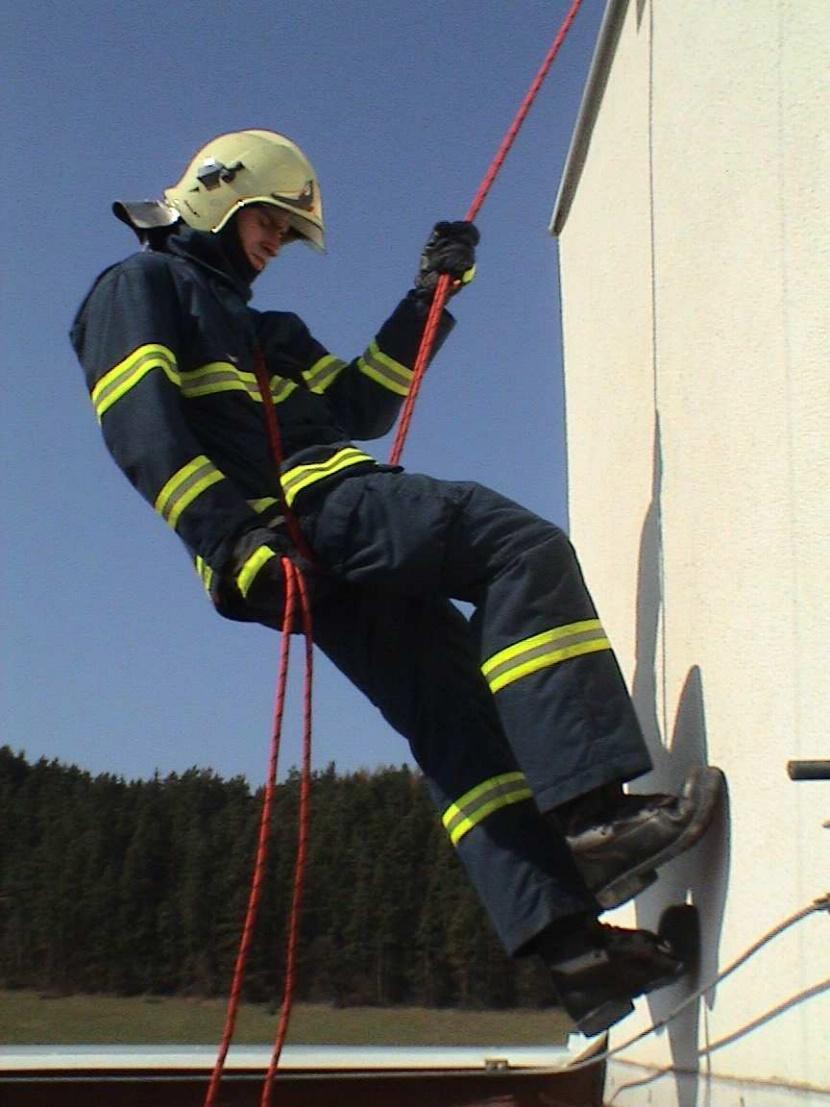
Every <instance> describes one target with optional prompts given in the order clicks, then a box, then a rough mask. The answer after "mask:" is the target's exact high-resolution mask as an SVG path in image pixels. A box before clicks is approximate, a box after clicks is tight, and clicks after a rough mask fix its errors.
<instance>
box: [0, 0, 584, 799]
mask: <svg viewBox="0 0 830 1107" xmlns="http://www.w3.org/2000/svg"><path fill="white" fill-rule="evenodd" d="M568 6H569V4H568V3H567V2H566V0H548V2H541V0H483V2H482V0H442V2H437V0H422V2H421V3H418V4H411V3H408V4H403V3H400V2H399V0H384V2H381V0H353V2H346V0H343V2H335V0H317V2H316V3H315V4H308V5H305V4H303V5H299V4H295V3H280V2H275V0H269V2H268V3H260V2H244V0H243V2H240V3H237V4H235V5H228V4H224V3H222V4H220V3H216V2H205V3H189V2H188V3H172V4H168V5H159V4H153V3H144V2H141V0H137V2H133V3H131V4H130V5H123V6H122V5H118V4H111V3H103V2H100V0H79V2H77V3H73V4H71V5H53V4H51V3H50V4H47V3H45V2H44V0H30V2H29V3H27V4H26V5H22V4H21V5H13V6H12V7H11V8H10V9H9V11H8V12H7V13H6V15H5V17H4V39H5V50H4V53H5V58H4V76H5V83H6V87H7V88H8V89H14V90H15V95H14V96H7V97H6V99H5V103H4V105H3V106H2V108H0V119H1V120H2V126H3V133H4V135H5V136H6V137H5V143H4V147H5V150H6V155H5V157H6V168H5V189H4V191H5V219H4V227H3V231H4V238H5V240H6V242H5V256H6V259H7V261H8V262H10V263H9V264H7V266H6V271H5V275H4V281H3V293H2V298H3V333H4V336H5V339H6V342H7V357H6V367H5V396H4V403H3V435H2V455H3V467H4V472H5V480H4V487H5V503H4V510H3V517H4V528H3V529H4V533H5V536H6V538H5V542H4V544H3V557H2V566H3V606H4V614H3V618H4V625H5V627H6V631H5V634H4V637H3V674H4V676H3V693H2V694H3V718H4V724H3V731H2V735H0V742H5V743H8V744H9V745H11V746H12V747H13V748H14V749H16V750H25V751H26V753H27V755H28V756H29V757H30V758H37V757H40V756H46V757H49V758H52V757H54V758H58V759H60V760H63V761H69V762H73V763H75V764H78V765H80V766H81V767H83V768H85V769H88V770H90V771H91V772H95V773H97V772H111V773H115V774H119V775H124V776H126V777H137V776H148V775H151V774H152V773H153V772H154V771H155V770H158V771H159V772H161V773H162V774H165V773H168V772H172V771H181V770H183V769H186V768H188V767H190V766H192V765H199V766H210V767H212V768H214V769H216V770H217V771H218V772H220V773H221V774H223V775H225V776H229V775H236V774H244V775H245V776H247V777H248V778H249V779H250V780H251V781H252V782H253V783H257V782H259V781H261V780H262V778H263V776H264V773H265V767H266V759H267V746H268V738H269V729H270V718H271V704H272V699H273V687H274V678H275V673H276V662H277V651H278V644H279V643H278V640H277V638H276V636H275V635H273V634H271V633H269V632H267V631H265V630H264V629H262V628H259V627H248V626H241V625H237V624H233V623H230V622H227V621H225V620H222V619H220V618H219V617H217V616H216V615H215V614H214V613H213V611H212V609H211V607H210V605H209V603H208V601H207V599H206V598H205V596H204V594H203V592H202V591H201V586H200V584H199V582H198V579H197V577H196V575H195V574H194V573H193V571H192V569H191V568H190V566H189V563H188V561H187V558H186V556H185V554H184V551H183V548H182V547H181V546H180V543H179V541H178V539H177V538H176V537H175V535H173V533H172V532H170V531H169V530H168V529H167V528H166V527H165V526H164V524H163V523H162V522H160V520H159V519H158V518H157V517H156V516H155V514H154V513H153V512H152V510H151V509H150V508H149V507H148V506H147V505H146V504H145V503H144V501H143V500H141V498H140V497H139V496H138V495H137V494H136V493H135V492H133V490H132V489H131V488H130V487H129V485H128V484H127V482H126V480H125V478H124V477H123V476H122V475H121V473H120V472H119V471H118V469H117V468H116V467H115V465H114V464H113V462H112V461H111V460H110V458H109V456H108V454H107V453H106V451H105V449H104V446H103V443H102V440H101V438H100V435H99V430H98V427H97V424H96V422H95V418H94V415H93V412H92V408H91V406H90V404H89V401H88V398H87V396H86V393H85V389H84V385H83V380H82V376H81V371H80V368H79V367H78V365H77V363H76V362H75V360H74V355H73V353H72V350H71V348H70V346H69V343H68V340H67V337H66V336H67V330H68V328H69V325H70V322H71V319H72V316H73V314H74V312H75V309H76V307H77V305H78V303H79V302H80V300H81V299H82V297H83V296H84V295H85V293H86V291H87V289H88V287H89V285H90V284H91V282H92V280H93V278H94V277H95V276H96V274H97V273H98V272H100V270H101V269H103V268H104V267H106V266H107V265H109V264H111V263H112V262H114V261H116V260H118V259H119V258H120V257H123V256H126V255H127V254H128V253H130V252H131V251H132V250H133V248H134V247H133V240H132V237H131V235H130V233H129V232H128V231H127V229H126V228H125V227H124V226H123V225H122V224H120V223H118V222H117V221H116V220H115V219H114V218H113V217H112V216H111V215H110V213H109V207H110V204H111V202H112V200H113V199H116V198H121V199H144V198H148V197H154V196H157V195H159V194H160V192H161V189H162V188H163V187H164V186H166V185H168V184H171V183H173V182H175V180H177V179H178V177H179V175H180V172H181V170H182V169H183V167H184V165H185V164H186V162H187V161H188V160H189V158H190V157H191V155H192V153H193V152H194V151H195V150H196V149H197V148H198V147H199V146H200V145H202V144H203V143H204V142H205V141H207V140H208V139H209V138H211V137H212V136H213V135H215V134H218V133H221V132H222V131H227V130H235V129H240V128H244V127H266V128H270V129H274V130H279V131H283V132H284V133H286V134H288V135H290V136H291V137H293V138H294V139H295V140H296V141H298V142H299V143H300V145H301V146H302V147H303V148H304V150H305V151H306V153H307V154H308V156H309V157H310V159H311V161H312V162H313V164H314V165H315V168H316V169H317V172H318V175H319V178H320V181H321V187H322V190H323V200H324V205H325V215H326V223H327V235H328V253H327V254H326V255H325V256H323V257H321V256H319V255H317V254H314V253H313V252H312V251H310V250H307V249H305V248H303V247H302V246H300V245H297V246H292V248H291V249H290V250H287V251H286V252H285V254H284V255H283V256H282V257H281V258H280V259H279V260H278V262H276V263H275V264H274V265H273V266H272V267H271V269H270V270H269V271H268V272H267V273H266V274H265V275H264V276H263V277H262V278H261V279H260V280H259V281H258V282H257V285H256V294H255V300H254V302H255V304H256V306H258V307H260V308H268V307H274V308H278V309H286V310H292V311H296V312H298V313H299V314H300V315H301V316H302V317H303V318H304V319H305V320H306V322H307V323H308V324H309V326H310V327H311V329H312V331H313V332H314V333H315V334H316V335H317V336H318V337H319V338H320V339H321V341H323V342H324V343H325V344H326V345H327V346H329V348H330V349H332V350H333V352H335V353H337V354H338V355H339V356H341V357H346V358H350V357H353V356H355V355H356V354H357V353H359V352H360V351H361V350H362V349H363V348H364V347H365V345H366V344H367V342H368V340H369V339H370V338H371V336H372V334H373V333H374V332H375V330H376V329H377V328H378V326H379V325H380V324H381V322H382V321H383V319H384V318H385V317H386V315H387V314H388V312H389V311H390V310H391V309H392V307H393V306H394V305H395V303H396V302H397V300H398V299H399V297H400V296H401V295H402V294H403V293H404V292H405V290H406V289H407V288H408V287H409V285H410V283H411V280H412V276H413V273H414V271H415V268H416V266H417V260H418V255H419V253H420V249H421V246H422V244H423V242H424V240H425V238H426V237H427V235H428V233H429V230H430V228H431V227H432V224H433V223H434V222H435V221H436V220H438V219H444V218H449V219H453V218H460V217H461V216H462V215H463V214H464V212H465V211H466V209H467V208H468V206H469V204H470V201H471V200H472V197H473V195H474V193H475V191H476V189H477V187H478V184H479V182H480V180H481V178H482V176H483V174H484V172H485V170H486V168H487V166H488V165H489V162H490V160H491V158H492V156H493V154H494V153H495V151H496V149H497V148H498V144H499V142H500V141H501V138H502V135H503V133H504V131H505V130H506V128H507V126H508V124H509V123H510V121H511V119H512V117H513V114H514V113H515V111H516V109H517V107H518V105H519V103H520V101H521V98H522V96H523V95H524V93H525V91H526V89H527V87H528V85H529V83H530V81H531V79H532V77H533V75H534V74H535V72H536V70H537V68H538V66H539V64H540V63H541V61H542V59H543V57H544V55H545V52H546V50H547V48H548V46H549V45H550V42H551V41H552V39H553V36H554V34H555V31H556V29H557V27H558V26H559V23H560V22H561V20H562V18H563V16H564V14H565V12H566V10H567V8H568ZM603 7H604V5H603V3H602V2H601V0H584V3H583V6H582V10H581V11H580V13H579V15H578V16H577V19H576V22H575V24H574V26H573V28H572V31H571V34H570V36H569V38H568V39H567V41H566V43H565V45H564V47H563V49H562V51H561V53H560V55H559V58H558V59H557V61H556V62H555V64H554V67H553V69H552V71H551V73H550V76H549V78H548V81H547V83H546V84H545V86H544V88H543V90H542V93H541V95H540V97H539V100H538V101H537V103H536V105H535V107H534V109H533V111H532V112H531V114H530V116H529V117H528V120H527V122H526V124H525V127H524V129H523V131H522V133H521V134H520V136H519V138H518V140H517V142H516V144H515V146H514V148H513V150H512V152H511V154H510V157H509V158H508V161H507V163H506V165H505V167H504V169H503V171H502V173H501V175H500V177H499V178H498V180H497V182H496V184H495V186H494V188H493V191H492V192H491V194H490V196H489V198H488V200H487V202H486V204H485V206H484V208H483V210H482V212H481V215H480V218H479V221H478V225H479V228H480V230H481V234H482V242H481V247H480V251H479V266H478V275H477V278H476V280H475V281H474V283H473V284H472V286H471V287H470V288H469V289H467V290H465V292H464V294H463V295H462V296H459V297H458V298H457V299H456V300H455V301H454V312H455V314H456V315H457V318H458V326H457V328H456V331H455V333H454V335H453V336H452V338H451V339H450V341H449V342H448V343H447V345H446V346H445V347H444V350H443V351H442V353H441V354H440V356H439V358H438V359H437V361H436V363H435V364H434V365H433V367H432V369H431V371H430V374H429V376H428V378H427V381H426V383H425V386H424V389H423V391H422V393H421V398H420V400H419V407H418V409H417V411H416V413H415V419H414V422H413V426H412V430H411V432H410V436H409V440H408V443H407V447H406V450H405V453H404V458H403V460H404V463H405V464H406V466H407V468H409V469H410V470H413V471H425V472H428V473H431V474H433V475H435V476H439V477H446V478H452V479H475V480H479V481H482V482H483V483H485V484H489V485H491V486H493V487H496V488H498V489H499V490H500V491H502V492H504V493H506V494H507V495H509V496H512V497H513V498H514V499H518V500H520V501H521V502H523V503H525V504H527V505H528V506H529V507H531V508H533V509H534V510H536V511H538V512H539V513H540V514H543V515H545V516H546V517H548V518H552V519H555V520H556V521H557V522H560V523H564V522H565V519H566V493H565V454H564V412H563V395H562V381H561V370H562V366H561V347H560V333H559V300H558V281H557V262H556V246H555V242H554V241H553V239H551V237H550V236H549V234H548V232H547V226H548V220H549V217H550V213H551V209H552V207H553V202H554V198H555V195H556V189H557V185H558V181H559V176H560V173H561V170H562V167H563V164H564V160H565V155H566V153H567V148H568V144H569V141H570V137H571V133H572V130H573V124H574V121H575V117H576V112H577V109H578V106H579V101H580V97H581V93H582V89H583V86H584V82H585V77H586V75H587V70H588V65H589V62H590V57H591V52H592V49H593V45H594V42H595V40H596V35H597V30H598V26H599V21H600V19H601V15H602V9H603ZM389 447H390V442H389V440H385V441H381V442H377V443H374V444H373V445H372V452H374V453H375V455H376V456H378V457H381V458H385V457H386V456H387V455H388V452H389ZM298 646H299V642H297V643H296V644H295V648H294V655H295V656H294V665H293V669H294V673H295V676H296V678H299V676H300V671H301V663H300V662H301V659H300V650H299V648H298ZM315 713H316V721H315V734H314V755H313V756H314V763H315V765H316V766H318V767H322V766H324V765H325V764H327V763H328V762H329V761H332V760H333V761H335V762H336V763H337V765H338V768H340V769H342V770H349V769H353V768H357V767H360V766H374V765H377V764H380V763H385V764H400V763H402V762H404V761H407V760H409V758H408V749H407V747H406V744H405V742H404V741H403V739H401V738H399V737H398V736H397V735H396V734H394V733H393V732H391V731H390V730H389V728H388V727H387V726H386V724H385V723H384V722H383V721H382V720H381V719H380V717H379V716H378V715H377V713H376V712H375V710H374V709H373V708H372V707H371V706H370V705H368V704H366V703H364V702H363V700H362V698H361V697H360V696H359V694H358V693H356V692H355V691H353V690H352V689H351V688H350V687H349V686H348V684H347V683H346V681H345V679H344V678H342V677H341V676H340V675H339V674H338V673H336V672H335V671H334V670H333V669H332V668H331V667H330V666H329V665H328V663H326V662H325V660H324V659H323V658H321V657H320V656H319V655H318V658H317V676H316V687H315ZM299 719H300V710H299V702H298V696H297V691H296V690H295V692H294V693H293V695H292V699H291V702H290V703H289V708H288V714H287V726H286V733H285V736H284V740H283V752H282V763H281V764H282V769H283V770H285V769H286V768H287V767H288V766H290V765H292V764H295V763H297V762H298V760H299V752H298V749H299Z"/></svg>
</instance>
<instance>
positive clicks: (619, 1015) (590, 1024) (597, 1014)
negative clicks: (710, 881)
mask: <svg viewBox="0 0 830 1107" xmlns="http://www.w3.org/2000/svg"><path fill="white" fill-rule="evenodd" d="M680 910H683V908H680ZM689 910H690V911H695V908H693V907H692V908H689ZM690 971H692V968H691V966H690V965H689V964H688V963H686V962H685V961H681V962H679V963H678V967H677V971H676V972H673V973H667V974H666V975H665V976H662V977H658V978H657V979H656V980H653V981H652V982H651V983H650V984H649V986H648V988H646V989H645V990H644V991H642V992H641V993H640V995H643V996H645V995H649V994H650V993H651V992H656V991H657V990H658V989H659V988H667V987H668V986H669V985H670V984H676V983H677V981H678V980H680V979H681V977H683V976H686V975H687V974H688V973H689V972H690ZM633 1010H634V1000H633V999H629V998H627V997H620V998H619V999H609V1000H607V1001H606V1002H605V1003H601V1004H600V1005H599V1007H595V1008H594V1009H593V1010H592V1011H589V1012H588V1013H587V1015H583V1016H582V1017H581V1018H579V1019H576V1020H575V1025H576V1029H577V1030H578V1031H579V1032H580V1034H584V1035H585V1037H586V1038H590V1037H593V1036H594V1035H595V1034H601V1033H602V1032H603V1031H604V1030H608V1029H610V1027H612V1026H613V1025H614V1024H615V1023H618V1022H619V1021H620V1020H621V1019H624V1018H625V1017H626V1016H627V1015H630V1014H631V1012H632V1011H633Z"/></svg>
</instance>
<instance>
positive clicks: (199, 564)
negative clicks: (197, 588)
mask: <svg viewBox="0 0 830 1107" xmlns="http://www.w3.org/2000/svg"><path fill="white" fill-rule="evenodd" d="M196 572H197V573H198V574H199V578H200V579H201V581H202V584H203V585H204V586H205V589H206V591H208V592H210V589H211V585H212V584H213V569H211V567H210V565H208V563H207V562H206V561H205V559H204V558H203V557H199V556H198V555H197V557H196Z"/></svg>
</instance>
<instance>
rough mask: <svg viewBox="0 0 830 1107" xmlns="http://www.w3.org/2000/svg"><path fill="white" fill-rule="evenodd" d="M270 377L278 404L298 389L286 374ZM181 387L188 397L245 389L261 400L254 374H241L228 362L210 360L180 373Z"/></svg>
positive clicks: (253, 397)
mask: <svg viewBox="0 0 830 1107" xmlns="http://www.w3.org/2000/svg"><path fill="white" fill-rule="evenodd" d="M270 380H271V396H272V397H273V399H274V403H277V404H278V403H281V402H282V401H283V400H285V399H287V398H288V397H289V396H290V395H291V393H292V392H294V391H295V390H296V389H297V385H296V384H295V383H294V381H290V380H286V378H285V377H279V376H276V375H275V376H272V377H271V378H270ZM181 388H182V393H183V394H184V395H185V396H186V397H187V398H188V399H196V398H198V397H199V396H212V395H215V394H216V393H218V392H246V393H247V394H248V396H250V398H251V399H252V400H255V401H256V402H257V403H262V396H261V395H260V393H259V385H258V384H257V379H256V377H255V375H254V374H253V373H244V372H243V371H242V370H241V369H239V368H237V366H236V365H232V364H231V362H229V361H212V362H210V363H209V364H208V365H202V366H200V367H199V368H198V369H191V370H190V371H189V372H187V373H183V374H182V375H181Z"/></svg>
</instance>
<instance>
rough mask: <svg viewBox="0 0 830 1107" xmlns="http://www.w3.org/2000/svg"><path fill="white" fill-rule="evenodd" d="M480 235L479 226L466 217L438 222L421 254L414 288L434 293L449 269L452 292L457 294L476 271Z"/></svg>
mask: <svg viewBox="0 0 830 1107" xmlns="http://www.w3.org/2000/svg"><path fill="white" fill-rule="evenodd" d="M480 237H481V236H480V235H479V233H478V228H477V227H475V226H474V224H472V223H468V222H466V221H465V220H463V219H459V220H456V221H455V222H454V223H436V224H435V227H434V228H433V231H432V234H431V235H430V236H429V239H428V241H427V244H426V246H424V252H423V253H422V254H421V263H420V265H419V267H418V275H417V276H416V277H415V288H416V289H418V290H421V291H426V292H429V293H430V294H431V293H432V292H434V291H435V286H436V285H437V284H438V278H439V277H440V276H441V274H442V273H448V274H449V276H450V287H449V295H450V296H454V295H455V293H456V292H458V291H459V289H461V288H463V287H464V285H465V284H469V283H470V281H471V280H472V279H473V276H474V275H475V268H476V246H477V245H478V241H479V238H480Z"/></svg>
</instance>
